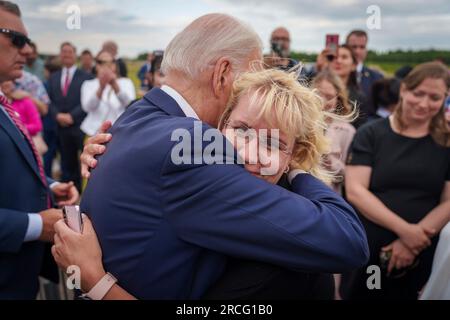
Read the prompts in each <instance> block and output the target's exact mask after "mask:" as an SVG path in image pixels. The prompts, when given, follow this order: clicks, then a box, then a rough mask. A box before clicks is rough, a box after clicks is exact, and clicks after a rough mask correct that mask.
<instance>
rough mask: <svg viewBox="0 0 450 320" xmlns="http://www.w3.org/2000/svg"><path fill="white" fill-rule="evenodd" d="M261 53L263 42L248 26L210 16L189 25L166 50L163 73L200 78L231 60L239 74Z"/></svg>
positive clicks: (229, 19) (228, 18)
mask: <svg viewBox="0 0 450 320" xmlns="http://www.w3.org/2000/svg"><path fill="white" fill-rule="evenodd" d="M256 50H258V52H260V53H261V52H262V42H261V39H260V38H259V36H258V35H257V34H256V32H255V31H254V30H253V29H252V28H251V27H250V26H248V25H247V24H245V23H243V22H241V21H240V20H238V19H236V18H234V17H232V16H229V15H226V14H219V13H213V14H207V15H204V16H202V17H200V18H198V19H196V20H194V21H193V22H192V23H191V24H189V25H188V26H187V27H186V28H185V29H184V30H183V31H181V32H180V33H178V34H177V35H176V36H175V38H173V39H172V41H171V42H170V43H169V45H168V46H167V48H166V50H165V52H164V59H163V61H162V65H161V69H162V72H163V73H165V74H168V73H169V72H170V71H178V72H182V73H184V74H186V75H187V76H188V77H190V78H195V77H197V76H198V75H199V74H200V73H202V72H203V71H204V70H205V68H206V67H207V66H208V65H211V64H214V63H215V62H216V61H217V60H218V59H220V58H221V57H227V58H229V59H230V62H231V67H232V69H233V70H240V69H241V67H242V65H243V63H244V62H245V61H247V60H248V59H249V57H250V55H251V54H252V53H253V52H255V51H256Z"/></svg>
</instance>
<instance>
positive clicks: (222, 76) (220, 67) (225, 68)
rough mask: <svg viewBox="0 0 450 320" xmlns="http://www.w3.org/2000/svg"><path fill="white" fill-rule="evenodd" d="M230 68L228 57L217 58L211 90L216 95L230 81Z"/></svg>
mask: <svg viewBox="0 0 450 320" xmlns="http://www.w3.org/2000/svg"><path fill="white" fill-rule="evenodd" d="M231 76H232V70H231V63H230V60H229V59H228V58H225V57H222V58H220V59H219V60H217V62H216V64H215V66H214V73H213V78H212V80H213V92H214V95H215V96H216V97H218V96H219V95H220V93H221V92H223V90H224V88H225V87H226V86H227V85H229V82H230V81H231Z"/></svg>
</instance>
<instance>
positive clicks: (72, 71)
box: [63, 64, 77, 78]
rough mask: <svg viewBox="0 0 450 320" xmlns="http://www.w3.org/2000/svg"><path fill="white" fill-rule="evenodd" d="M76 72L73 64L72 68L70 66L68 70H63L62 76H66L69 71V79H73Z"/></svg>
mask: <svg viewBox="0 0 450 320" xmlns="http://www.w3.org/2000/svg"><path fill="white" fill-rule="evenodd" d="M76 70H77V66H76V65H75V64H74V65H73V66H71V67H70V68H66V67H64V68H63V75H64V76H65V75H66V72H67V71H69V77H71V78H72V77H73V75H74V73H75V71H76Z"/></svg>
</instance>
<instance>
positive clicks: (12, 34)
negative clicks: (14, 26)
mask: <svg viewBox="0 0 450 320" xmlns="http://www.w3.org/2000/svg"><path fill="white" fill-rule="evenodd" d="M0 33H2V34H4V35H5V36H7V37H9V38H10V39H11V43H12V44H13V46H15V47H16V48H17V49H23V47H25V45H30V44H31V40H30V38H28V37H27V36H26V35H24V34H23V33H20V32H17V31H13V30H10V29H0Z"/></svg>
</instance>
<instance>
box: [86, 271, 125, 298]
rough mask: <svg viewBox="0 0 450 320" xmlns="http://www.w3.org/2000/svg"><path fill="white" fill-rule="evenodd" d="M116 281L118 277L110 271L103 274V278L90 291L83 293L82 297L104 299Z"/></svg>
mask: <svg viewBox="0 0 450 320" xmlns="http://www.w3.org/2000/svg"><path fill="white" fill-rule="evenodd" d="M116 282H117V279H116V278H115V277H114V276H113V275H112V274H111V273H109V272H108V273H106V274H105V275H104V276H103V278H101V279H100V281H99V282H97V283H96V285H95V286H94V287H93V288H92V289H91V290H90V291H89V292H88V293H85V294H83V295H81V298H89V299H91V300H102V299H103V298H104V297H105V296H106V294H107V293H108V292H109V290H111V288H112V286H113V285H114V284H115V283H116Z"/></svg>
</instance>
